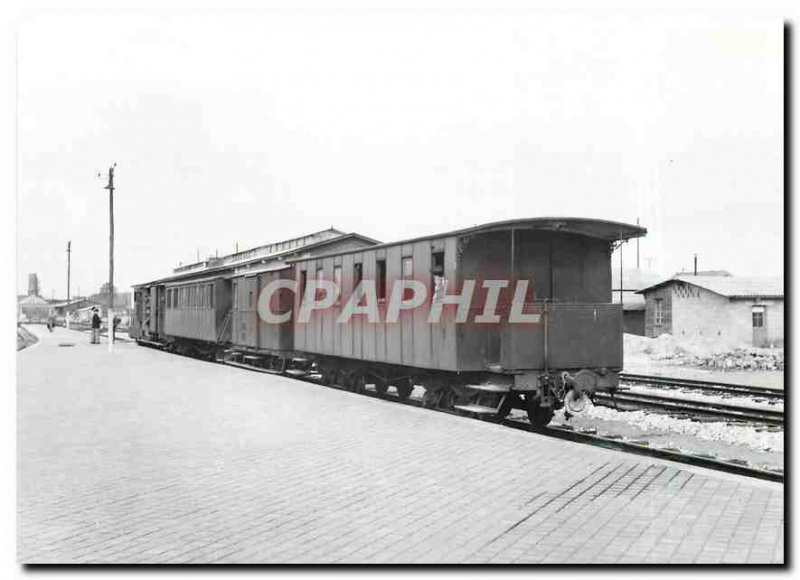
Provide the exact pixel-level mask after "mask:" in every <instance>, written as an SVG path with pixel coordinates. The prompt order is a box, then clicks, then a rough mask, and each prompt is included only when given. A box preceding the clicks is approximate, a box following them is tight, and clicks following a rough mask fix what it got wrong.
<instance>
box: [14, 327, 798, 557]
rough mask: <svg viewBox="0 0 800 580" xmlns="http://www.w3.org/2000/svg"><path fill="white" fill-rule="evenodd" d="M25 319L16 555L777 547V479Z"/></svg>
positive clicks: (757, 550)
mask: <svg viewBox="0 0 800 580" xmlns="http://www.w3.org/2000/svg"><path fill="white" fill-rule="evenodd" d="M31 330H32V331H33V332H34V333H36V334H37V335H38V336H39V337H40V338H41V340H40V341H39V342H38V343H36V344H35V345H33V346H32V347H29V348H27V349H24V350H22V351H19V353H18V355H17V356H18V384H17V393H18V402H17V409H18V438H17V441H18V559H19V561H20V562H22V563H36V564H46V563H154V564H163V563H624V562H647V563H670V562H674V563H699V562H720V563H760V564H763V563H782V562H783V526H784V494H783V486H782V485H780V484H776V483H772V482H763V481H758V480H754V479H751V478H746V477H740V476H733V475H729V474H723V473H719V472H714V471H710V470H705V469H700V468H695V467H691V466H686V465H682V464H676V463H671V462H667V461H661V460H657V459H650V458H646V457H641V456H634V455H629V454H625V453H623V452H619V451H614V450H606V449H599V448H596V447H591V446H587V445H582V444H578V443H572V442H568V441H562V440H557V439H553V438H549V437H547V436H543V435H536V434H530V433H525V432H520V431H516V430H512V429H508V428H506V427H503V426H502V425H497V424H493V423H489V422H483V421H477V420H474V419H469V418H465V417H458V416H452V415H447V414H443V413H436V412H432V411H428V410H425V409H420V408H415V407H410V406H404V405H398V404H396V403H393V402H391V401H382V400H379V399H375V398H368V397H364V396H360V395H356V394H353V393H347V392H342V391H338V390H334V389H328V388H325V387H322V386H317V385H312V384H308V383H304V382H301V381H297V380H294V379H290V378H286V377H280V376H274V375H266V374H262V373H255V372H251V371H248V370H244V369H239V368H235V367H229V366H224V365H219V364H214V363H209V362H203V361H199V360H194V359H189V358H185V357H179V356H176V355H171V354H167V353H164V352H161V351H158V350H154V349H149V348H145V347H140V346H137V345H136V344H133V343H119V344H117V345H116V346H115V349H114V351H113V352H111V353H109V352H108V350H107V347H106V345H105V344H101V345H99V346H98V345H90V344H89V337H88V335H86V334H84V333H79V332H75V331H68V330H66V329H62V328H57V329H55V330H54V331H53V332H52V333H49V332H47V331H46V330H44V329H43V327H42V328H37V327H31ZM66 342H71V343H74V346H71V347H65V346H59V343H66Z"/></svg>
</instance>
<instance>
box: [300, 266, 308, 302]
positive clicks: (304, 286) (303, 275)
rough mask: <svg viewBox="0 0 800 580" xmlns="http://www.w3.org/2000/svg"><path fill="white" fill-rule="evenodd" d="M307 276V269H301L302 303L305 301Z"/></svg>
mask: <svg viewBox="0 0 800 580" xmlns="http://www.w3.org/2000/svg"><path fill="white" fill-rule="evenodd" d="M306 276H307V274H306V271H305V270H301V271H300V288H299V290H300V303H301V304H302V303H303V298H304V297H305V295H306Z"/></svg>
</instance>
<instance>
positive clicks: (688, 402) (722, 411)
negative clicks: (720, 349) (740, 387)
mask: <svg viewBox="0 0 800 580" xmlns="http://www.w3.org/2000/svg"><path fill="white" fill-rule="evenodd" d="M594 399H595V402H596V403H599V404H602V405H603V406H604V407H615V404H614V403H615V402H616V403H622V404H632V405H634V406H638V407H642V408H655V409H664V410H668V411H677V412H682V413H695V414H698V415H705V416H709V417H720V418H726V419H739V420H743V421H748V422H755V423H768V424H770V425H783V411H777V410H772V409H757V408H754V407H742V406H739V405H729V404H726V403H717V402H713V401H695V400H692V399H678V398H673V397H663V396H661V395H651V394H645V393H632V392H630V391H622V392H619V391H617V392H615V393H614V394H613V395H612V394H611V393H609V392H604V391H598V392H596V393H595V395H594Z"/></svg>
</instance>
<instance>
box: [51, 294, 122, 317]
mask: <svg viewBox="0 0 800 580" xmlns="http://www.w3.org/2000/svg"><path fill="white" fill-rule="evenodd" d="M50 306H51V307H52V308H53V310H54V311H55V315H56V317H58V318H64V317H65V316H67V315H70V316H73V315H74V313H75V312H77V311H78V310H81V309H86V308H89V309H91V308H92V307H93V306H96V307H98V308H100V307H101V306H102V304H100V303H99V302H95V301H94V300H90V299H89V298H76V299H74V300H70V301H69V302H67V301H66V300H64V301H61V302H55V303H51V304H50ZM107 306H108V305H107V304H106V307H107Z"/></svg>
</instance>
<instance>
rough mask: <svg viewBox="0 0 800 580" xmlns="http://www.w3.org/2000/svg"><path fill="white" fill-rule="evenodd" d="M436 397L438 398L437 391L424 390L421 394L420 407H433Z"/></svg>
mask: <svg viewBox="0 0 800 580" xmlns="http://www.w3.org/2000/svg"><path fill="white" fill-rule="evenodd" d="M438 396H439V391H438V390H435V389H425V392H424V393H423V394H422V406H423V407H435V406H436V400H437V398H438Z"/></svg>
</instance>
